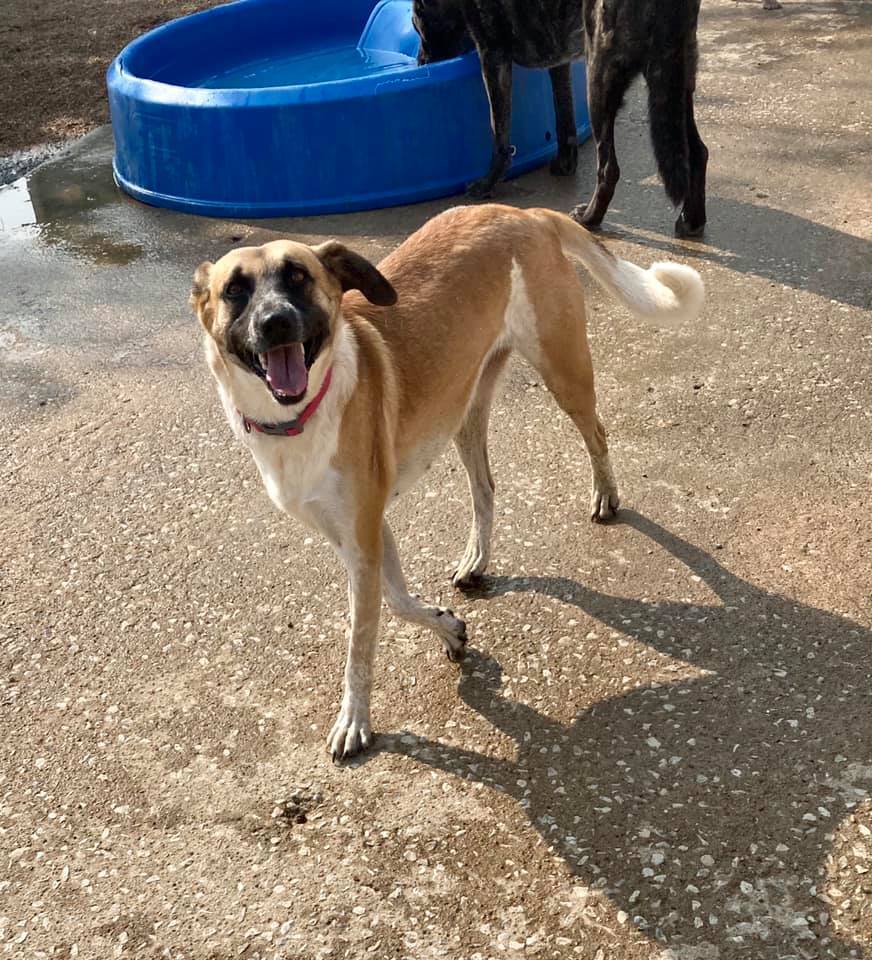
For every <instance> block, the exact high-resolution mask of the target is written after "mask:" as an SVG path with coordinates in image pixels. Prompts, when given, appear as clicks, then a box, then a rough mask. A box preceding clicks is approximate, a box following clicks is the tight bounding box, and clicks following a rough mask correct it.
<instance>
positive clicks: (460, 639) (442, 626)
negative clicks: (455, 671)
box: [436, 608, 467, 663]
mask: <svg viewBox="0 0 872 960" xmlns="http://www.w3.org/2000/svg"><path fill="white" fill-rule="evenodd" d="M436 631H437V633H438V634H439V637H440V639H441V640H442V649H443V650H444V651H445V656H446V657H448V659H449V660H451V661H452V662H453V663H459V662H460V661H461V660H462V659H463V658H464V657H465V656H466V642H467V637H466V624H465V623H464V622H463V621H462V620H461V619H460V618H459V617H455V616H454V612H453V611H451V610H444V609H441V608H440V610H439V613H438V614H437V615H436Z"/></svg>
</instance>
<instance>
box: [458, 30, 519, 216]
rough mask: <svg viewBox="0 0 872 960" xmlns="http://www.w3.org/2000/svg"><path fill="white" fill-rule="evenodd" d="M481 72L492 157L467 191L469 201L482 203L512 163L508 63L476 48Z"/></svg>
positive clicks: (505, 59) (503, 57) (493, 54)
mask: <svg viewBox="0 0 872 960" xmlns="http://www.w3.org/2000/svg"><path fill="white" fill-rule="evenodd" d="M478 54H479V57H480V58H481V72H482V75H483V77H484V86H485V89H486V90H487V98H488V102H489V103H490V114H491V130H492V131H493V136H494V149H493V157H492V158H491V165H490V170H488V172H487V176H485V177H482V178H481V180H476V181H475V183H473V184H471V185H470V187H469V189H468V190H467V195H468V196H469V197H470V198H472V199H473V200H485V199H486V198H487V197H490V196H491V195H492V194H493V189H494V186H495V184H496V183H497V181H499V180H502V178H503V177H504V176H505V174H506V171H507V170H508V169H509V167H510V166H511V163H512V148H511V147H510V146H509V133H510V131H511V128H512V61H511V59H509V58H507V57H506V56H504V55H503V54H501V53H493V52H488V51H486V50H482V49H481V48H479V51H478Z"/></svg>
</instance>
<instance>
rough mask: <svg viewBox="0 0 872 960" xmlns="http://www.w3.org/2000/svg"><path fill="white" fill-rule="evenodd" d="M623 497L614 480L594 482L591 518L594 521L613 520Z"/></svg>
mask: <svg viewBox="0 0 872 960" xmlns="http://www.w3.org/2000/svg"><path fill="white" fill-rule="evenodd" d="M620 502H621V499H620V497H619V496H618V488H617V487H616V486H615V483H614V481H613V480H609V481H601V482H599V483H596V482H595V483H594V487H593V494H592V495H591V498H590V519H591V520H592V521H593V522H594V523H604V522H605V521H606V520H612V519H613V518H614V517H615V515H616V514H617V512H618V506H619V505H620Z"/></svg>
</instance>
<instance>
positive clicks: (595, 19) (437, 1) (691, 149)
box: [413, 0, 708, 236]
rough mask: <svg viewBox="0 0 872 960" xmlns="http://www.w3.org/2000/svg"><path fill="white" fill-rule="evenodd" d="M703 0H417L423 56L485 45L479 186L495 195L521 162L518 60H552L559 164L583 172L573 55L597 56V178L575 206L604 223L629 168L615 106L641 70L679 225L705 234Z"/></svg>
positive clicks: (591, 89)
mask: <svg viewBox="0 0 872 960" xmlns="http://www.w3.org/2000/svg"><path fill="white" fill-rule="evenodd" d="M699 2H700V0H414V8H413V20H414V24H415V29H416V30H417V31H418V34H419V36H420V38H421V49H420V52H419V54H418V61H419V63H431V62H434V61H438V60H447V59H449V58H451V57H456V56H459V55H460V54H461V53H465V52H467V51H468V50H471V49H472V48H473V47H475V48H476V49H477V50H478V53H479V57H480V59H481V70H482V75H483V77H484V82H485V87H486V89H487V94H488V99H489V100H490V107H491V125H492V128H493V134H494V152H493V160H492V161H491V167H490V170H489V171H488V173H487V175H486V176H485V177H483V178H482V179H481V180H477V181H476V182H475V183H473V184H472V185H471V186H470V188H469V195H470V196H471V197H474V198H476V199H481V198H484V197H487V196H489V195H490V194H491V193H492V191H493V188H494V185H495V184H496V183H497V181H498V180H500V179H501V178H502V177H503V176H504V175H505V173H506V171H507V170H508V168H509V165H510V164H511V147H510V146H509V131H510V127H511V118H512V64H513V63H518V64H520V65H521V66H523V67H546V68H547V69H548V71H549V74H550V77H551V86H552V90H553V93H554V110H555V114H556V118H557V142H558V152H557V156H556V157H555V158H554V160H553V161H552V163H551V172H552V173H554V174H557V175H561V176H569V175H571V174H573V173H574V172H575V167H576V163H577V159H578V144H577V140H576V136H575V115H574V110H573V103H572V81H571V75H570V62H571V61H572V60H575V59H577V58H578V57H581V56H585V57H586V58H587V86H588V91H587V92H588V101H589V107H590V121H591V127H592V129H593V136H594V141H595V143H596V155H597V182H596V189H595V190H594V194H593V196H592V197H591V199H590V202H589V203H588V204H587V206H586V207H582V206H578V207H576V208H575V210H574V211H573V212H572V215H573V217H574V218H575V219H576V220H578V222H579V223H582V224H584V226H586V227H588V228H591V229H592V228H595V227H598V226H599V224H600V223H601V222H602V219H603V216H604V215H605V212H606V210H607V209H608V206H609V203H610V202H611V199H612V195H613V194H614V192H615V185H616V184H617V182H618V177H619V176H620V169H619V167H618V161H617V158H616V157H615V143H614V133H615V116H616V114H617V112H618V110H619V109H620V107H621V104H622V103H623V99H624V94H625V93H626V91H627V88H628V87H629V85H630V83H631V82H632V81H633V79H634V78H635V77H636V76H637V75H638V74H639V73H642V74H644V76H645V80H646V81H647V84H648V113H649V119H650V124H651V140H652V143H653V146H654V156H655V158H656V160H657V169H658V170H659V172H660V177H661V178H662V180H663V184H664V186H665V187H666V193H667V195H668V196H669V199H670V200H671V201H672V202H673V203H674V204H675V206H676V207H678V206H681V213H680V215H679V217H678V220H677V221H676V223H675V232H676V234H677V235H678V236H695V235H699V234H701V233H702V230H703V226H704V224H705V170H706V161H707V159H708V150H707V149H706V146H705V144H704V143H703V142H702V139H701V138H700V135H699V131H698V130H697V129H696V123H695V122H694V119H693V91H694V87H695V85H696V60H697V50H696V22H697V15H698V13H699Z"/></svg>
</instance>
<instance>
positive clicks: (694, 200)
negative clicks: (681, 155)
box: [675, 90, 708, 237]
mask: <svg viewBox="0 0 872 960" xmlns="http://www.w3.org/2000/svg"><path fill="white" fill-rule="evenodd" d="M685 96H686V100H687V108H686V121H687V149H688V159H689V161H690V181H689V183H688V187H687V197H686V198H685V201H684V206H683V207H682V210H681V215H680V216H679V218H678V219H677V220H676V221H675V234H676V236H678V237H698V236H699V235H700V234H701V233H702V231H703V227H704V226H705V171H706V165H707V164H708V148H707V147H706V145H705V144H704V143H703V142H702V137H700V135H699V130H697V128H696V121H695V120H694V117H693V91H692V90H688V91H687V93H686V94H685Z"/></svg>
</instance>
